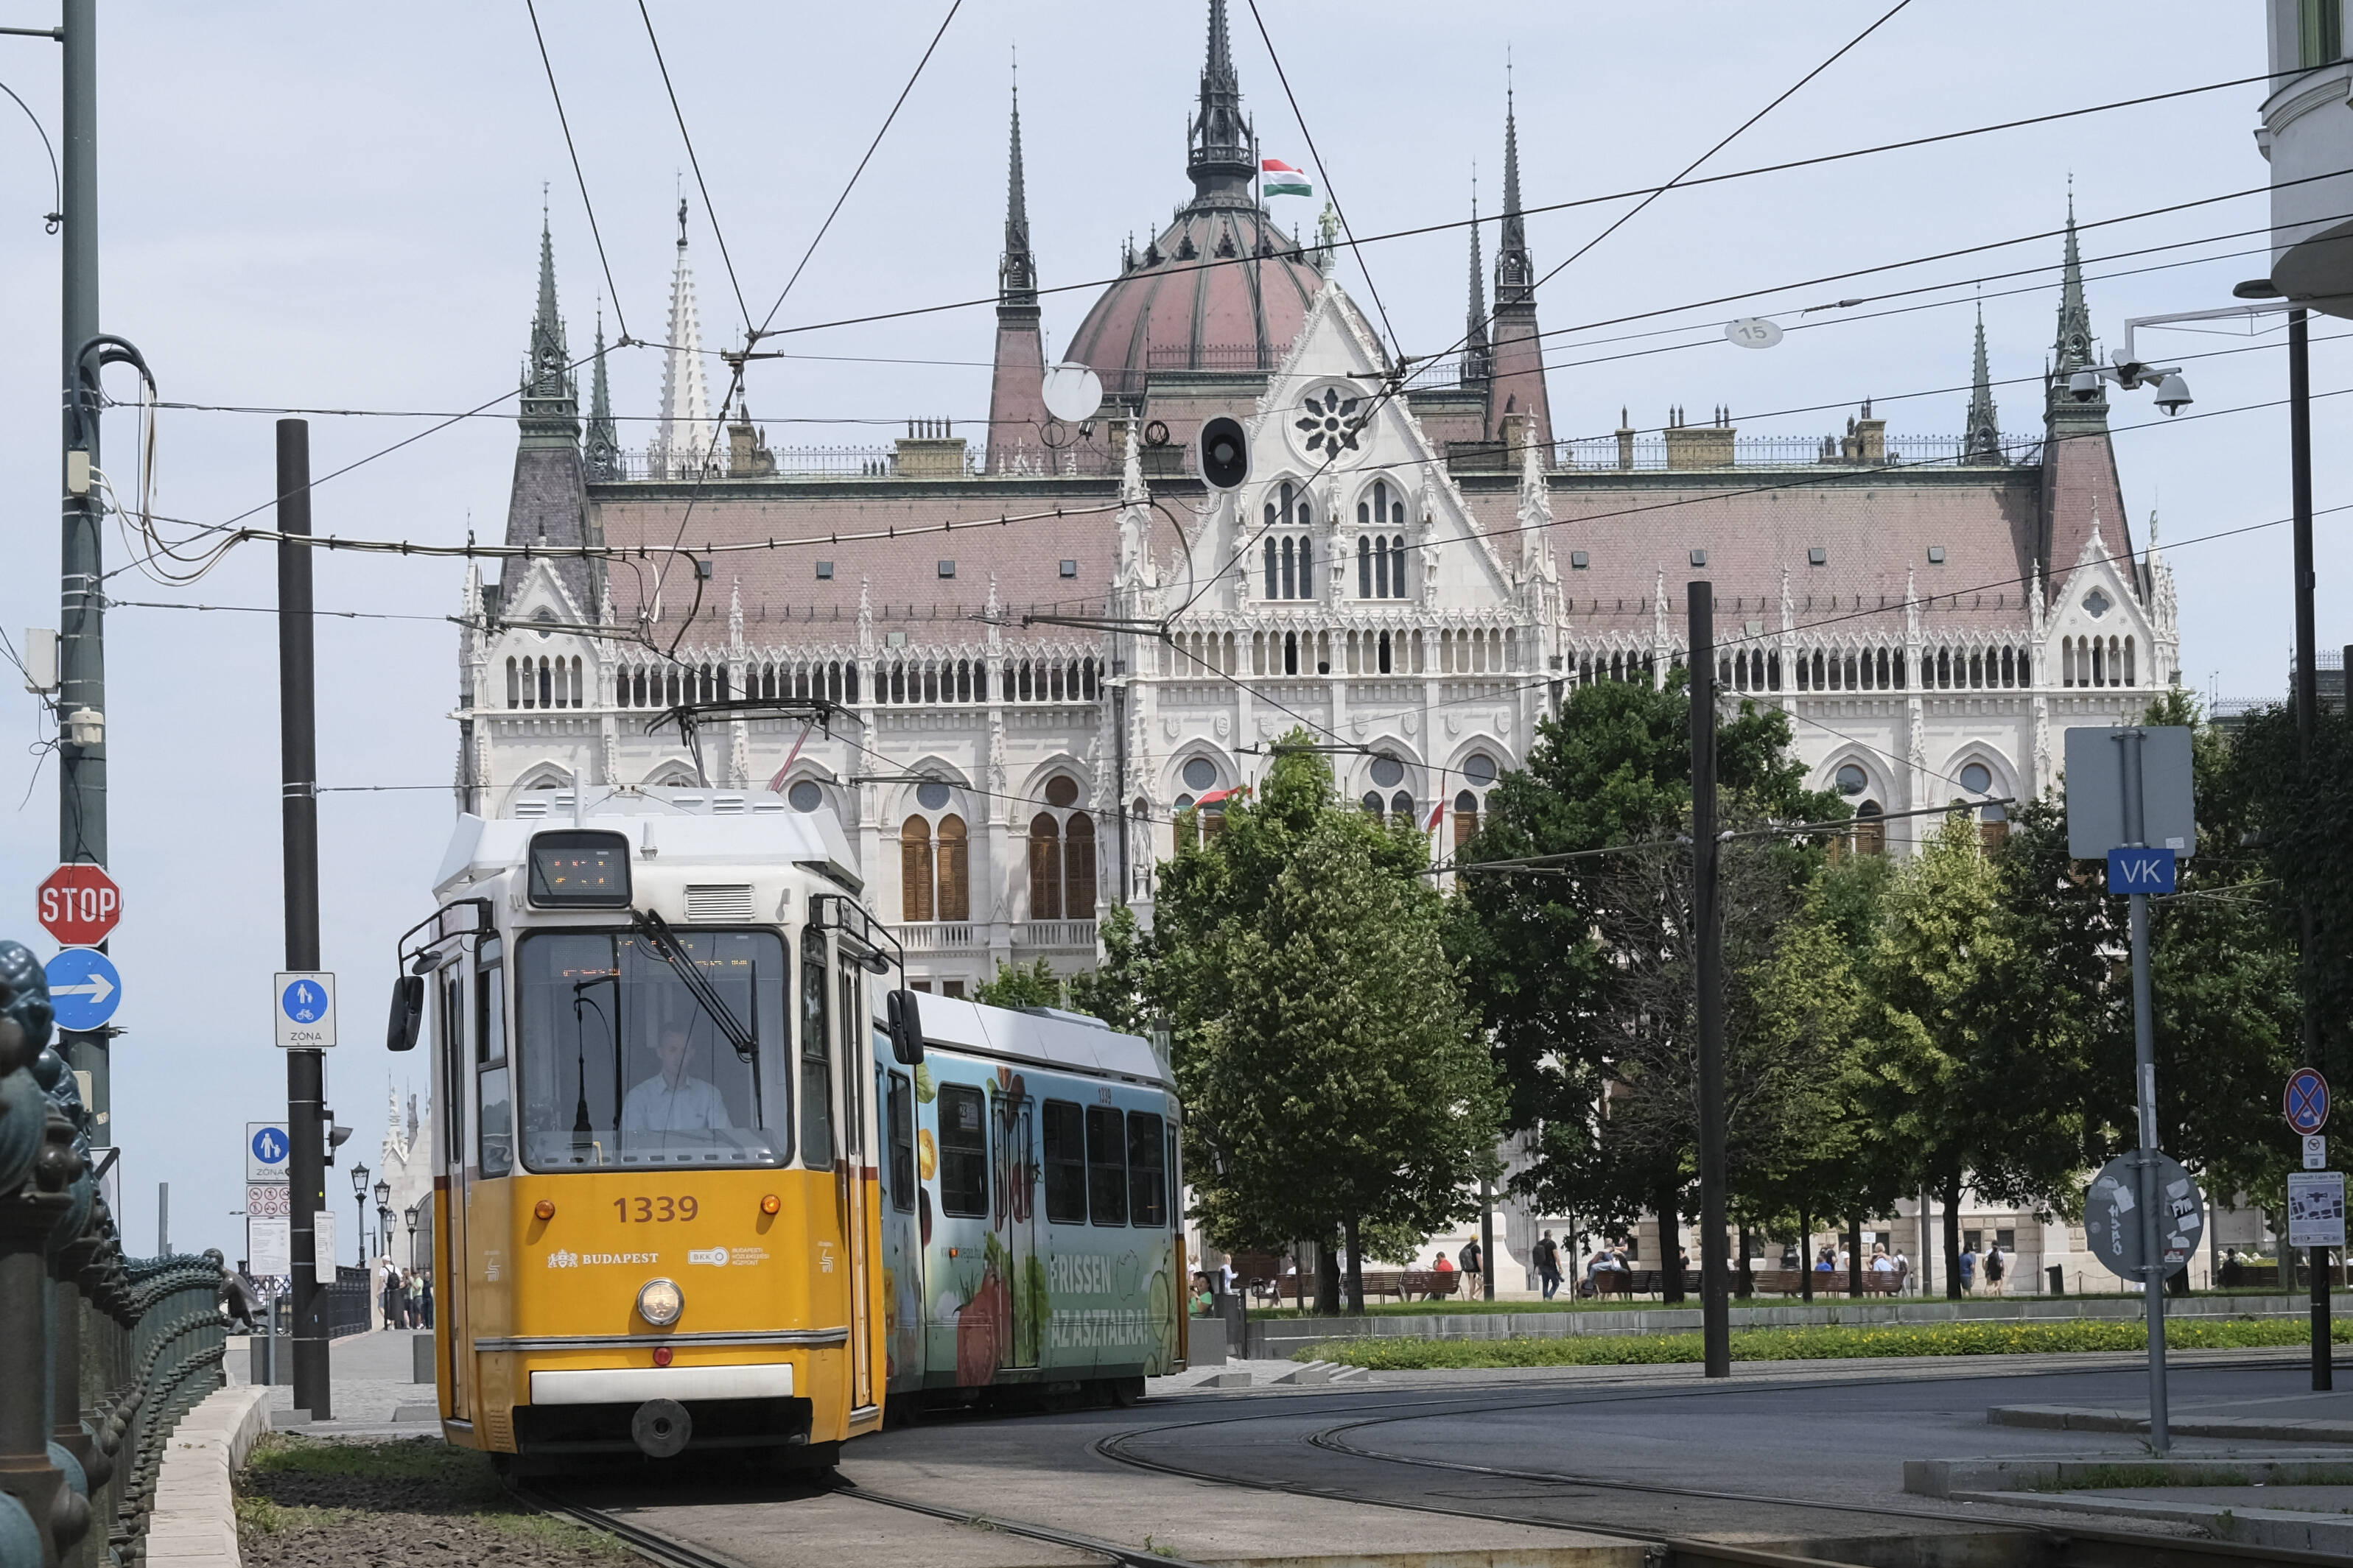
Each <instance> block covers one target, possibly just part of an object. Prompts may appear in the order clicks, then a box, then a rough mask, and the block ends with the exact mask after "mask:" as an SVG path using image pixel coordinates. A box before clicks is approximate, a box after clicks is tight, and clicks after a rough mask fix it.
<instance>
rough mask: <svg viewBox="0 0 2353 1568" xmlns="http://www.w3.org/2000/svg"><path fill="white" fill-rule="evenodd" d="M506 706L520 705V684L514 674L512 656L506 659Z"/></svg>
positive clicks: (514, 706)
mask: <svg viewBox="0 0 2353 1568" xmlns="http://www.w3.org/2000/svg"><path fill="white" fill-rule="evenodd" d="M507 706H508V707H510V708H520V707H522V682H521V680H520V679H518V678H517V676H516V673H515V661H514V660H513V659H512V658H509V659H508V660H507Z"/></svg>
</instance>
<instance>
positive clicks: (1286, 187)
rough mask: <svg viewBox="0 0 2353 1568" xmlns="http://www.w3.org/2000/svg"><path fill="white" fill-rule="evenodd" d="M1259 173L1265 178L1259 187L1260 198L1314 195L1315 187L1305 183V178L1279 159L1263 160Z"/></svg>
mask: <svg viewBox="0 0 2353 1568" xmlns="http://www.w3.org/2000/svg"><path fill="white" fill-rule="evenodd" d="M1259 172H1260V173H1261V174H1264V175H1265V176H1266V178H1265V181H1264V183H1263V184H1261V185H1260V186H1259V195H1261V196H1312V195H1314V194H1315V187H1314V186H1313V185H1311V184H1308V183H1307V176H1306V175H1304V174H1301V173H1300V172H1299V171H1298V170H1296V169H1294V168H1293V167H1292V166H1291V165H1290V164H1288V163H1284V162H1283V161H1282V159H1280V158H1269V159H1266V160H1264V161H1263V162H1261V163H1260V164H1259Z"/></svg>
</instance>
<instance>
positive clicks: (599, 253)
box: [523, 0, 629, 348]
mask: <svg viewBox="0 0 2353 1568" xmlns="http://www.w3.org/2000/svg"><path fill="white" fill-rule="evenodd" d="M523 9H524V10H525V11H527V12H529V13H530V15H531V36H532V37H533V40H534V41H536V42H537V43H538V45H539V63H540V66H541V68H543V70H545V71H546V73H547V91H548V96H549V97H551V98H553V99H554V100H555V123H556V124H557V126H558V127H560V128H561V129H562V130H563V132H564V151H565V153H567V154H569V155H570V157H571V159H572V177H573V179H574V180H575V182H576V183H577V184H579V186H580V205H581V207H582V208H583V209H584V210H585V211H586V213H587V215H588V235H589V237H590V238H592V239H594V240H595V241H596V265H597V266H598V267H599V268H603V270H604V273H605V292H606V294H607V297H608V298H609V299H610V300H612V301H613V319H614V321H616V322H617V323H618V324H619V326H620V329H621V341H620V342H618V343H616V344H615V345H614V347H616V348H627V347H628V345H629V317H628V312H627V311H626V310H623V309H622V308H621V289H620V285H618V284H617V283H615V282H614V281H613V264H612V263H611V262H610V261H607V259H606V258H605V231H604V229H603V228H602V227H601V226H599V225H598V224H597V222H596V203H595V202H593V201H591V200H590V199H589V197H588V175H587V174H586V172H585V171H584V170H583V169H582V168H581V166H580V149H579V147H578V146H577V145H576V144H575V142H573V140H572V120H571V117H570V116H569V115H567V114H565V112H564V89H561V88H559V87H557V86H556V85H555V62H554V60H553V59H551V58H548V53H547V35H546V34H545V33H543V32H542V31H540V26H539V0H523Z"/></svg>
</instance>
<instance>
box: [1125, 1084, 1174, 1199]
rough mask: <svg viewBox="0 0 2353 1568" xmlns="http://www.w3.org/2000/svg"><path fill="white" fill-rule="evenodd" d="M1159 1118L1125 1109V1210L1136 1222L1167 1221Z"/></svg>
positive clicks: (1147, 1112)
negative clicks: (1126, 1111)
mask: <svg viewBox="0 0 2353 1568" xmlns="http://www.w3.org/2000/svg"><path fill="white" fill-rule="evenodd" d="M1160 1149H1161V1144H1160V1118H1158V1117H1157V1116H1155V1115H1153V1114H1152V1113H1151V1112H1150V1111H1148V1110H1131V1111H1129V1112H1128V1113H1127V1212H1128V1215H1129V1218H1130V1220H1131V1221H1132V1223H1134V1224H1136V1225H1150V1226H1163V1225H1166V1224H1167V1223H1168V1182H1167V1175H1168V1173H1167V1172H1166V1170H1164V1169H1163V1168H1162V1166H1161V1160H1162V1158H1163V1156H1162V1154H1161V1152H1160Z"/></svg>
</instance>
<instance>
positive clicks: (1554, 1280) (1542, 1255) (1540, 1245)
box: [1536, 1231, 1560, 1301]
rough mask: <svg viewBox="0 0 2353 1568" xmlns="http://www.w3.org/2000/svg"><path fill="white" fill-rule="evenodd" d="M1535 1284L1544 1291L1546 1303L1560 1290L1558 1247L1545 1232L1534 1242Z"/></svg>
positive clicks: (1548, 1232)
mask: <svg viewBox="0 0 2353 1568" xmlns="http://www.w3.org/2000/svg"><path fill="white" fill-rule="evenodd" d="M1536 1282H1537V1283H1538V1284H1539V1285H1540V1286H1542V1287H1543V1289H1544V1299H1545V1300H1547V1301H1549V1300H1552V1299H1553V1295H1554V1293H1555V1292H1556V1291H1557V1290H1558V1289H1560V1246H1559V1244H1558V1243H1556V1242H1555V1241H1554V1240H1553V1238H1552V1232H1550V1231H1546V1232H1545V1233H1544V1235H1543V1236H1542V1237H1539V1238H1538V1239H1537V1241H1536Z"/></svg>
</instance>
